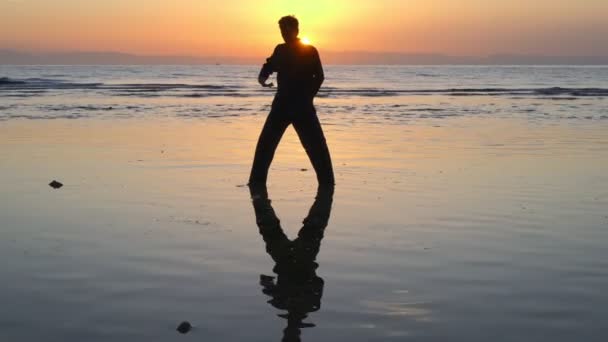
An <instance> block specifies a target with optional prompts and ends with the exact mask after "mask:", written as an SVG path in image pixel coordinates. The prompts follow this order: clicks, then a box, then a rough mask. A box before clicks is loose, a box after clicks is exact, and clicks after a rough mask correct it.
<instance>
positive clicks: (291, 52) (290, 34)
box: [249, 16, 334, 184]
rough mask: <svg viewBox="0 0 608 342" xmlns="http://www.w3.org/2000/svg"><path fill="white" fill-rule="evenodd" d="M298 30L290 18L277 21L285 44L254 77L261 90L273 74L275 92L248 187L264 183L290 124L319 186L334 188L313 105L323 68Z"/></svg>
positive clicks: (281, 45) (327, 155) (327, 156)
mask: <svg viewBox="0 0 608 342" xmlns="http://www.w3.org/2000/svg"><path fill="white" fill-rule="evenodd" d="M298 26H299V24H298V19H296V18H295V17H293V16H287V17H283V18H281V20H279V27H280V29H281V35H282V36H283V39H284V40H285V43H284V44H279V45H277V47H276V48H275V49H274V52H273V53H272V56H270V57H269V58H268V59H267V60H266V63H265V64H264V66H262V70H261V71H260V75H259V77H258V82H259V83H260V84H261V85H262V86H265V87H270V86H272V84H267V83H266V81H267V80H268V77H269V76H270V74H272V73H273V72H277V73H278V75H277V81H278V89H277V93H276V95H275V97H274V101H273V102H272V109H271V111H270V114H269V115H268V118H267V119H266V123H265V124H264V128H263V129H262V133H261V134H260V138H259V140H258V144H257V147H256V150H255V157H254V160H253V166H252V168H251V175H250V177H249V183H251V184H253V183H259V184H265V183H266V179H267V177H268V169H269V168H270V164H271V163H272V159H273V157H274V152H275V151H276V149H277V146H278V145H279V141H281V137H282V136H283V133H284V132H285V130H286V129H287V126H289V125H290V124H293V127H294V128H295V130H296V132H297V133H298V137H299V138H300V141H301V142H302V145H303V146H304V149H305V150H306V153H307V154H308V157H309V159H310V161H311V163H312V166H313V167H314V169H315V172H316V173H317V180H318V181H319V184H334V173H333V168H332V164H331V157H330V155H329V150H328V148H327V143H326V141H325V136H324V135H323V130H322V129H321V124H320V123H319V119H318V118H317V113H316V110H315V107H314V105H313V98H314V97H315V95H316V94H317V92H318V91H319V88H320V87H321V84H322V83H323V80H324V74H323V67H322V66H321V60H320V58H319V53H318V52H317V49H315V48H314V47H313V46H312V45H306V44H304V43H302V42H301V41H300V39H299V38H298V33H299V28H298Z"/></svg>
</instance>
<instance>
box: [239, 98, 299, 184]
mask: <svg viewBox="0 0 608 342" xmlns="http://www.w3.org/2000/svg"><path fill="white" fill-rule="evenodd" d="M289 123H290V122H289V120H287V116H286V115H285V113H282V112H280V111H279V110H277V109H275V108H273V109H271V110H270V114H268V118H266V123H265V124H264V128H263V129H262V133H260V138H259V139H258V145H257V147H256V149H255V157H254V158H253V166H252V167H251V174H250V176H249V183H250V184H255V183H258V184H260V183H261V184H266V179H267V178H268V169H269V168H270V164H271V163H272V158H274V152H275V151H276V149H277V146H278V145H279V142H280V141H281V137H283V133H285V130H286V129H287V126H289Z"/></svg>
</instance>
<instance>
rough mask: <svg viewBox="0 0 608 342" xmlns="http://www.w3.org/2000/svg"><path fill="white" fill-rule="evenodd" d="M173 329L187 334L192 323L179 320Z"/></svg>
mask: <svg viewBox="0 0 608 342" xmlns="http://www.w3.org/2000/svg"><path fill="white" fill-rule="evenodd" d="M175 330H177V331H178V332H179V333H180V334H187V333H188V332H189V331H190V330H192V324H190V322H188V321H184V322H181V323H180V324H179V325H178V326H177V329H175Z"/></svg>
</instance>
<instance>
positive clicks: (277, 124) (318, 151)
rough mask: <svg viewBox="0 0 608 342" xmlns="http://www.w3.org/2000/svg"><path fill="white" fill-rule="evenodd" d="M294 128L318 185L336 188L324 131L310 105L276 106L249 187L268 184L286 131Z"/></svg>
mask: <svg viewBox="0 0 608 342" xmlns="http://www.w3.org/2000/svg"><path fill="white" fill-rule="evenodd" d="M290 124H292V125H293V127H294V129H295V130H296V132H297V133H298V137H299V138H300V142H302V146H304V149H305V150H306V154H308V158H309V159H310V162H311V163H312V166H313V168H314V169H315V172H316V173H317V180H318V181H319V184H334V183H335V181H334V171H333V168H332V165H331V157H330V156H329V150H328V148H327V142H326V141H325V136H324V135H323V129H321V124H320V123H319V118H317V112H316V110H315V107H314V106H313V105H312V103H310V104H305V105H300V106H293V105H292V106H287V105H281V104H280V103H277V101H276V100H275V102H274V103H273V105H272V110H271V111H270V114H269V115H268V118H267V119H266V123H265V124H264V128H263V129H262V133H261V134H260V138H259V140H258V145H257V147H256V149H255V157H254V159H253V166H252V168H251V175H250V177H249V183H266V179H267V178H268V169H269V168H270V164H271V163H272V159H273V158H274V152H275V151H276V149H277V146H278V145H279V142H280V141H281V137H283V133H285V130H286V129H287V127H288V126H289V125H290Z"/></svg>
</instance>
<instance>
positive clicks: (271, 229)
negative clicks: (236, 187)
mask: <svg viewBox="0 0 608 342" xmlns="http://www.w3.org/2000/svg"><path fill="white" fill-rule="evenodd" d="M250 191H251V197H252V198H253V208H254V210H255V216H256V222H257V225H258V227H259V230H260V234H261V235H262V238H263V239H264V242H265V243H266V252H267V253H268V254H269V255H270V256H271V257H272V259H273V260H274V262H275V263H276V264H275V266H274V268H273V272H274V273H276V274H277V277H276V281H275V277H272V276H266V275H261V276H260V284H261V285H262V286H263V289H262V292H263V293H264V294H266V295H268V296H269V297H271V300H269V301H268V303H270V304H271V305H272V306H274V307H275V308H277V309H279V310H285V311H287V313H286V314H282V315H279V317H282V318H285V319H287V327H286V328H285V330H284V331H283V341H284V342H295V341H300V334H301V332H300V329H302V328H308V327H314V326H315V325H314V324H311V323H304V322H303V321H304V319H306V317H307V315H308V314H309V313H311V312H315V311H318V310H319V309H320V308H321V297H322V296H323V285H324V283H323V279H322V278H321V277H319V276H317V272H316V270H317V268H318V267H319V264H317V263H316V262H315V259H316V258H317V254H318V253H319V248H320V246H321V240H322V239H323V232H324V231H325V227H327V222H328V221H329V215H330V211H331V204H332V199H333V187H327V188H321V187H320V188H319V190H318V192H317V197H316V199H315V202H314V204H313V205H312V207H311V208H310V211H309V213H308V216H307V217H306V218H305V219H304V221H303V226H302V229H300V231H299V232H298V237H297V238H296V239H295V240H293V241H291V240H289V239H288V238H287V236H286V235H285V233H284V232H283V229H282V228H281V224H280V221H279V219H278V218H277V216H276V214H275V213H274V210H273V208H272V206H271V204H270V203H271V201H270V199H268V193H267V190H266V187H265V186H261V187H258V188H256V187H250Z"/></svg>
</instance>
